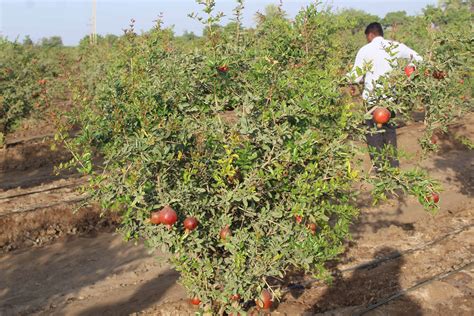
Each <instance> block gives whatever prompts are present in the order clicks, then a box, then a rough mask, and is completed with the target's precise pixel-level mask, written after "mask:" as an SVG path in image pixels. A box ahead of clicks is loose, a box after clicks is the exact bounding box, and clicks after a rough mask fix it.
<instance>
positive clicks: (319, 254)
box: [71, 1, 465, 314]
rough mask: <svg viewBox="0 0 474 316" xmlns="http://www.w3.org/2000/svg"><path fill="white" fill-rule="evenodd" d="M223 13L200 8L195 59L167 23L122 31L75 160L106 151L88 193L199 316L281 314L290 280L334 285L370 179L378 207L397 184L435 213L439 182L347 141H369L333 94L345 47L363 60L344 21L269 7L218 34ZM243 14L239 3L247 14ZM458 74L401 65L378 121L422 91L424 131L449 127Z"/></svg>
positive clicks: (86, 114)
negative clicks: (277, 307) (371, 166)
mask: <svg viewBox="0 0 474 316" xmlns="http://www.w3.org/2000/svg"><path fill="white" fill-rule="evenodd" d="M214 5H215V3H214V1H206V8H205V10H204V11H205V12H206V15H204V16H199V15H197V18H198V19H199V21H201V22H203V23H204V24H205V27H206V38H204V39H203V40H202V42H200V46H199V47H196V49H194V50H192V51H190V50H188V49H181V48H180V47H179V46H178V45H177V44H176V43H175V42H174V41H173V34H172V31H171V30H170V29H163V28H162V27H161V25H160V23H158V25H157V26H156V27H155V28H153V29H152V30H151V31H149V32H147V33H144V34H143V35H137V34H135V33H134V32H133V31H128V32H127V33H126V34H125V35H124V36H123V37H122V38H120V39H119V41H118V42H117V47H116V51H114V58H111V60H110V62H108V63H107V64H106V67H105V73H106V74H105V75H104V76H103V77H104V78H103V80H101V81H100V82H99V83H98V84H97V87H96V88H95V90H94V93H90V91H89V92H88V95H94V98H93V99H87V100H86V101H85V104H84V108H83V110H82V111H81V114H80V115H81V116H80V125H81V126H82V129H81V131H79V133H78V134H77V135H76V138H75V141H74V146H72V145H71V148H72V149H74V150H75V156H74V157H76V158H77V159H78V160H77V162H78V164H82V165H87V164H92V157H94V155H93V151H97V152H99V153H100V154H101V155H102V156H103V159H104V162H103V163H102V164H101V165H100V168H101V169H100V170H99V171H98V172H97V173H96V172H95V171H93V170H94V169H92V168H89V169H88V171H89V174H90V175H91V177H90V179H91V180H90V181H91V184H92V185H94V186H98V189H96V190H91V196H92V198H95V199H98V200H100V201H101V202H102V206H103V207H104V209H106V210H111V211H117V212H120V214H121V215H122V227H121V230H122V232H123V234H124V235H125V236H126V237H127V238H129V239H144V240H146V243H147V245H148V246H149V247H151V248H152V249H159V250H161V251H162V252H163V253H165V254H167V255H168V261H169V262H170V264H171V265H172V266H173V267H174V268H175V269H176V270H177V271H178V272H179V273H180V283H181V284H182V285H183V286H184V287H185V288H186V290H187V291H188V294H189V297H190V298H194V299H193V301H192V302H194V303H196V305H198V306H199V308H200V309H202V311H208V312H214V313H220V314H224V313H227V314H231V313H232V314H237V313H239V312H242V311H243V308H244V306H245V305H244V304H243V303H244V302H255V303H256V304H257V305H258V306H259V307H260V308H263V309H268V308H271V306H272V302H274V301H276V300H278V299H279V298H280V297H281V292H280V291H279V287H280V286H281V283H279V282H278V280H279V279H281V277H282V276H284V275H285V273H286V272H287V271H290V270H293V271H294V270H301V271H304V272H307V273H309V274H312V275H314V276H315V277H318V278H321V279H328V278H329V273H328V271H327V270H326V266H325V263H326V262H327V261H328V260H331V259H334V258H336V257H337V256H338V254H340V253H341V252H343V251H344V247H343V246H344V241H345V239H346V238H347V237H348V231H349V226H350V224H351V223H352V221H353V219H354V217H355V216H356V215H357V214H358V208H357V206H356V203H354V201H355V200H356V198H357V192H355V191H354V187H355V186H356V185H358V184H359V183H360V182H365V181H369V182H371V183H372V184H373V188H374V189H373V195H374V198H375V199H377V198H381V197H383V195H384V194H385V192H387V191H393V190H398V189H401V190H403V191H404V192H406V193H408V194H410V195H413V196H415V197H417V198H418V200H419V201H420V203H421V204H423V206H425V207H426V208H427V209H428V210H432V211H434V210H436V208H437V205H436V203H432V202H430V201H428V200H427V198H426V197H427V196H430V195H431V193H432V192H434V191H438V186H437V184H436V182H435V181H433V180H431V179H429V177H427V175H426V173H425V172H423V171H421V170H418V169H414V170H410V169H408V170H404V169H403V170H400V169H395V168H390V167H387V168H380V170H379V173H378V174H377V175H376V176H372V175H370V174H369V173H368V172H367V170H364V169H362V168H360V167H359V166H358V165H357V164H356V163H355V161H356V159H355V157H356V156H357V155H359V154H360V153H361V152H362V151H363V149H362V148H358V147H356V146H354V145H353V144H352V141H353V140H363V139H364V138H365V135H366V133H367V129H366V128H363V127H361V123H362V122H363V121H364V119H367V117H366V109H363V108H362V107H359V106H357V104H354V103H352V102H351V101H348V100H347V99H346V98H344V96H343V95H342V94H341V92H340V89H339V82H340V80H341V71H340V69H341V68H343V67H346V66H347V65H341V61H344V58H342V57H343V56H342V54H345V55H344V56H346V55H349V53H351V54H353V53H354V52H353V51H352V50H351V48H350V47H349V46H347V43H346V41H345V40H344V38H343V37H342V36H340V35H341V34H346V31H350V29H348V27H349V24H347V23H346V22H345V19H340V20H335V18H336V17H338V16H335V14H334V13H332V12H331V11H329V10H327V11H324V10H319V9H318V8H317V6H316V5H310V6H308V7H307V8H305V9H304V10H302V11H301V12H300V13H299V14H298V15H297V16H296V17H295V19H294V20H293V21H290V20H288V19H286V18H285V16H284V14H274V15H272V16H268V17H265V18H263V17H261V18H260V19H259V20H258V23H257V26H256V27H255V29H252V30H245V29H243V28H242V27H241V26H240V24H239V23H236V26H235V27H233V28H232V30H231V31H228V32H229V33H222V32H221V33H219V32H220V31H218V30H216V28H215V27H214V26H213V25H215V24H217V23H219V21H220V18H221V15H220V14H214V13H213V12H214V11H213V9H214ZM241 9H242V1H238V7H237V8H236V12H237V15H236V19H237V21H239V18H241V16H240V15H239V12H241ZM194 16H196V15H194ZM335 21H337V23H336V24H335ZM440 36H441V35H440ZM433 43H435V44H436V43H437V42H436V41H433ZM341 47H343V48H345V49H344V50H343V49H341ZM434 47H435V48H436V49H438V48H437V47H438V46H437V45H434ZM463 49H465V47H464V48H463ZM455 51H456V50H454V49H453V50H448V51H447V52H444V51H443V52H442V51H441V50H440V51H439V52H438V51H436V52H435V53H433V54H432V58H441V57H439V55H438V54H444V55H442V56H444V57H443V58H444V59H445V60H448V59H449V58H455V57H453V56H454V55H455V54H454V52H455ZM458 55H459V54H458ZM341 56H342V57H341ZM340 57H341V58H340ZM436 63H437V62H435V61H429V60H428V61H427V62H426V65H424V66H418V67H420V68H419V69H420V73H423V72H424V71H425V68H426V69H435V67H434V66H435V64H436ZM224 65H231V66H232V68H231V69H232V71H227V70H228V68H227V70H226V73H225V76H224V75H220V72H221V70H219V69H218V68H217V67H222V66H224ZM295 65H298V67H295ZM226 67H229V66H226ZM458 67H459V64H456V65H453V66H452V69H450V70H449V75H448V76H447V77H446V79H445V80H436V79H434V78H433V77H424V76H415V77H414V78H413V80H406V77H405V76H404V75H403V68H402V67H401V66H400V69H399V70H397V71H398V72H397V71H395V72H394V76H393V77H388V78H386V82H382V84H386V86H387V89H391V91H392V90H393V91H395V92H394V95H395V96H396V98H397V99H395V98H385V99H383V101H381V104H380V109H377V110H376V112H375V113H374V120H375V121H376V122H377V123H379V124H386V123H387V122H388V121H389V120H390V111H393V110H396V111H398V112H400V113H401V115H402V116H403V115H408V114H409V113H411V112H412V111H413V110H414V109H415V107H416V103H415V102H414V100H417V98H418V96H420V98H421V99H423V102H424V104H426V105H427V106H429V108H427V109H426V113H427V119H426V124H427V126H430V124H436V123H438V122H441V121H440V120H439V118H440V117H443V115H444V114H446V113H448V114H449V113H451V112H452V111H455V110H453V109H451V108H450V107H451V105H450V103H449V102H448V101H447V100H452V99H451V95H452V94H454V91H453V90H451V88H452V87H451V86H450V82H452V80H453V79H458V77H459V74H458ZM222 70H224V69H222ZM402 79H403V80H402ZM434 80H436V81H434ZM394 83H396V85H394ZM424 84H425V85H427V86H426V87H424V86H423V85H424ZM456 84H457V85H458V86H459V84H458V83H457V81H456ZM435 87H438V88H439V89H436V90H434V88H435ZM430 89H431V90H430ZM429 91H431V93H433V95H431V96H430V94H429ZM433 91H437V92H436V93H435V92H433ZM438 91H439V92H438ZM381 93H382V95H380V97H381V99H382V97H383V93H385V94H386V93H387V90H383V89H382V92H381ZM456 99H457V100H458V103H459V95H458V96H457V98H456ZM398 100H402V101H403V102H398ZM440 100H441V101H440ZM437 102H440V104H439V105H438V103H437ZM389 110H390V111H389ZM452 117H454V116H449V119H451V118H452ZM377 132H382V131H377ZM381 159H382V160H385V161H386V160H387V159H385V157H381ZM84 170H85V169H84ZM156 212H158V214H157V213H156ZM177 223H179V224H177ZM236 295H238V296H236ZM194 303H193V304H194Z"/></svg>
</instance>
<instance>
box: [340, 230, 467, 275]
mask: <svg viewBox="0 0 474 316" xmlns="http://www.w3.org/2000/svg"><path fill="white" fill-rule="evenodd" d="M473 226H474V224H469V225H465V226H462V227H460V228H458V229H455V230H453V231H451V232H449V233H447V234H446V235H443V236H441V237H439V238H437V239H434V240H432V241H430V242H427V243H424V244H422V245H419V246H417V247H414V248H410V249H407V250H404V251H401V252H395V253H392V254H390V255H388V256H385V257H382V258H379V259H375V260H371V261H368V262H364V263H361V264H358V265H355V266H352V267H349V268H346V269H342V270H340V272H342V273H344V272H349V271H354V270H360V269H373V268H375V267H377V266H378V265H380V264H381V263H383V262H385V261H389V260H394V259H397V258H400V257H402V256H404V255H407V254H410V253H413V252H416V251H420V250H424V249H426V248H429V247H430V246H433V245H435V244H437V243H440V242H441V241H443V240H445V239H447V238H449V237H451V236H454V235H457V234H460V233H462V232H464V231H466V230H467V229H469V228H471V227H473Z"/></svg>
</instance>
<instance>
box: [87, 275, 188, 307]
mask: <svg viewBox="0 0 474 316" xmlns="http://www.w3.org/2000/svg"><path fill="white" fill-rule="evenodd" d="M178 277H179V274H178V273H177V272H175V271H171V270H169V272H167V273H164V274H161V275H160V276H159V277H156V278H153V279H152V280H150V281H147V282H145V283H144V284H143V285H142V286H140V288H139V289H138V290H136V291H135V292H134V293H133V295H132V296H131V297H130V298H128V299H126V300H122V301H119V302H114V303H113V304H104V305H99V306H95V307H91V308H88V309H86V310H84V311H82V312H81V313H79V314H78V315H79V316H90V315H110V316H116V315H117V316H121V315H124V316H125V315H130V314H133V313H139V312H141V311H143V310H144V309H146V308H148V307H150V306H152V305H154V304H155V303H157V302H158V301H159V300H160V299H161V298H162V297H163V295H164V294H165V293H166V291H167V289H168V288H170V287H172V286H173V285H174V284H175V283H176V281H177V280H178Z"/></svg>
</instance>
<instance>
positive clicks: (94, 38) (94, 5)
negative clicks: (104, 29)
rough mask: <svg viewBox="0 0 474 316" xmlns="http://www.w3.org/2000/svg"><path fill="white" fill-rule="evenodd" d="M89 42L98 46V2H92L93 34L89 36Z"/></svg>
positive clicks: (93, 0)
mask: <svg viewBox="0 0 474 316" xmlns="http://www.w3.org/2000/svg"><path fill="white" fill-rule="evenodd" d="M89 41H90V43H91V44H97V1H96V0H92V21H91V34H90V35H89Z"/></svg>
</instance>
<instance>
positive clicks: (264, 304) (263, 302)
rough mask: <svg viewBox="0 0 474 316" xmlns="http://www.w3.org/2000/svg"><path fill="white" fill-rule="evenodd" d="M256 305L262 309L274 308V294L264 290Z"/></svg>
mask: <svg viewBox="0 0 474 316" xmlns="http://www.w3.org/2000/svg"><path fill="white" fill-rule="evenodd" d="M255 303H256V304H257V306H258V307H260V308H262V309H269V308H270V307H272V294H271V293H270V292H269V291H268V290H263V291H262V294H260V297H259V298H258V299H257V300H255Z"/></svg>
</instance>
